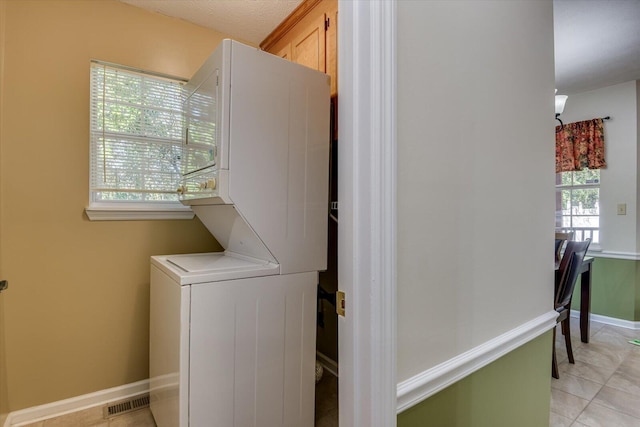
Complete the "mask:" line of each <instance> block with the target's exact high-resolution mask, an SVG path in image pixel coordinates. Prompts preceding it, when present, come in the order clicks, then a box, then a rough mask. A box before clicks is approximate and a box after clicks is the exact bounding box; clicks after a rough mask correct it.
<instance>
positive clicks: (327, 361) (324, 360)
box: [316, 351, 338, 378]
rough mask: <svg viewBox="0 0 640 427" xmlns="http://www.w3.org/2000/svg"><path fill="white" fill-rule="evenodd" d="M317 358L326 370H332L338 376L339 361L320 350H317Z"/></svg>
mask: <svg viewBox="0 0 640 427" xmlns="http://www.w3.org/2000/svg"><path fill="white" fill-rule="evenodd" d="M316 359H318V362H320V364H321V365H322V367H323V368H324V369H325V370H326V371H328V372H331V373H332V374H333V375H334V376H335V377H336V378H337V377H338V362H336V361H335V360H333V359H331V358H329V357H328V356H325V355H324V354H322V353H321V352H319V351H316Z"/></svg>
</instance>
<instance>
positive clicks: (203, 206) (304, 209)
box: [149, 40, 330, 427]
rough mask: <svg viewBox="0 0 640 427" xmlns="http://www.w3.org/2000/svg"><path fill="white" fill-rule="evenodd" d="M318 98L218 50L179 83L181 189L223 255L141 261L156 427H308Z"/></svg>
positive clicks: (255, 54) (245, 54) (324, 125)
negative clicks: (147, 285) (146, 284)
mask: <svg viewBox="0 0 640 427" xmlns="http://www.w3.org/2000/svg"><path fill="white" fill-rule="evenodd" d="M329 89H330V87H329V77H328V76H326V75H325V74H322V73H319V72H317V71H314V70H311V69H308V68H306V67H303V66H300V65H298V64H293V63H291V62H288V61H285V60H283V59H281V58H278V57H275V56H273V55H270V54H268V53H265V52H262V51H260V50H258V49H255V48H251V47H248V46H245V45H242V44H240V43H237V42H235V41H230V40H225V41H223V42H222V44H221V46H220V47H219V48H218V49H216V51H215V52H214V53H213V54H212V55H211V57H210V58H209V59H208V60H207V61H206V62H205V64H204V65H203V67H202V68H201V69H200V70H199V71H198V72H197V73H196V74H195V75H194V77H193V78H192V79H191V80H190V81H189V84H188V85H187V95H188V96H187V101H186V103H185V123H186V124H187V132H186V135H185V143H184V144H183V147H184V150H183V156H182V158H183V161H184V165H183V169H184V180H183V184H182V185H181V187H180V189H179V191H180V192H181V194H182V201H183V203H185V204H188V205H190V206H191V207H192V209H193V210H194V211H195V213H196V215H197V216H198V217H199V218H200V220H201V221H202V222H203V224H204V225H205V226H206V227H207V229H208V230H209V231H210V232H211V233H212V234H213V235H214V236H215V237H216V239H217V240H218V241H219V242H220V244H221V245H222V246H223V247H224V248H225V252H221V253H209V254H187V255H170V256H155V257H152V259H151V297H150V298H151V319H150V361H149V369H150V387H151V411H152V413H153V416H154V418H155V420H156V424H157V425H158V427H187V426H190V427H205V426H206V427H209V426H214V427H215V426H220V427H233V426H237V427H248V426H266V427H277V426H292V427H294V426H295V427H305V426H308V427H311V426H313V424H314V393H315V333H316V301H317V299H316V292H317V288H316V287H317V283H318V277H317V276H318V271H319V270H323V269H325V268H326V254H327V218H328V208H329V206H328V171H329V165H328V163H329V110H330V104H329V103H330V95H329Z"/></svg>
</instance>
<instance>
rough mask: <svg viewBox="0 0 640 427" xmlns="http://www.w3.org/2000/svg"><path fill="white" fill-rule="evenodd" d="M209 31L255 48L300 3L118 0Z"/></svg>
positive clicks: (295, 0)
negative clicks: (249, 43)
mask: <svg viewBox="0 0 640 427" xmlns="http://www.w3.org/2000/svg"><path fill="white" fill-rule="evenodd" d="M120 1H121V2H123V3H128V4H130V5H133V6H137V7H141V8H143V9H147V10H150V11H153V12H158V13H161V14H163V15H167V16H173V17H174V18H180V19H184V20H185V21H188V22H192V23H194V24H197V25H200V26H203V27H207V28H211V29H214V30H216V31H219V32H221V33H224V34H227V35H229V36H231V37H233V38H236V39H240V40H244V41H247V42H251V43H253V44H255V45H256V46H257V45H259V44H260V42H261V41H262V40H264V39H265V37H267V36H268V35H269V34H270V33H271V31H273V30H274V29H275V28H276V27H277V26H278V24H280V22H282V21H283V20H284V19H285V18H286V17H287V16H288V15H289V14H290V13H291V12H292V11H293V10H294V9H295V8H296V6H298V5H299V4H300V3H301V2H302V0H120Z"/></svg>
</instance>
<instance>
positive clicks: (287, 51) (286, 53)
mask: <svg viewBox="0 0 640 427" xmlns="http://www.w3.org/2000/svg"><path fill="white" fill-rule="evenodd" d="M274 55H277V56H279V57H280V58H284V59H286V60H287V61H291V43H287V44H286V45H285V46H284V47H283V48H282V49H280V50H279V51H277V52H274Z"/></svg>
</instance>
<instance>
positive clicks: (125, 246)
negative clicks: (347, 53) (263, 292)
mask: <svg viewBox="0 0 640 427" xmlns="http://www.w3.org/2000/svg"><path fill="white" fill-rule="evenodd" d="M5 13H6V25H3V26H2V27H3V30H4V31H5V46H4V49H3V52H4V59H5V67H4V74H3V75H2V78H3V81H2V84H3V85H2V86H0V87H2V88H3V91H2V99H1V102H2V106H1V110H0V112H1V113H2V122H1V123H2V128H1V132H0V138H1V139H0V149H1V154H2V157H1V158H0V184H1V187H0V194H1V199H0V201H1V204H0V219H1V223H0V237H1V238H0V251H1V252H0V254H1V255H2V259H0V266H1V267H2V268H3V270H2V275H3V278H6V279H8V280H9V281H10V283H11V288H10V289H9V291H8V292H7V293H3V294H2V298H4V301H3V302H4V309H5V312H4V320H5V321H6V330H5V332H6V335H5V339H6V364H7V365H6V366H7V376H8V378H7V380H8V381H7V385H8V391H9V409H10V410H11V411H14V410H17V409H21V408H25V407H30V406H34V405H39V404H43V403H48V402H53V401H57V400H60V399H64V398H68V397H73V396H78V395H82V394H85V393H89V392H93V391H97V390H102V389H106V388H109V387H114V386H119V385H123V384H127V383H131V382H134V381H138V380H141V379H145V378H147V377H148V362H147V359H148V350H147V348H148V316H149V309H148V302H149V301H148V299H149V298H148V293H149V256H150V255H154V254H162V253H184V252H196V251H210V250H218V249H219V247H218V246H217V244H216V243H215V241H214V240H213V238H212V237H210V235H209V233H208V232H207V231H206V229H205V228H204V227H203V226H202V224H201V223H200V222H199V221H198V220H197V219H195V220H192V221H114V222H90V221H88V220H87V218H86V215H85V214H84V208H85V207H86V206H87V204H88V194H89V191H88V179H89V178H88V173H89V166H88V159H89V61H90V59H100V60H104V61H111V62H115V63H120V64H125V65H129V66H133V67H139V68H142V69H147V70H153V71H158V72H162V73H167V74H171V75H176V76H183V77H189V76H191V75H192V73H193V72H194V71H195V70H196V69H197V68H198V66H199V65H200V64H201V63H202V62H203V61H204V60H205V58H206V57H207V56H208V55H209V54H210V53H211V52H212V51H213V49H214V48H215V46H216V45H217V44H218V43H219V41H220V40H221V39H222V38H223V35H222V34H220V33H216V32H214V31H211V30H207V29H205V28H202V27H198V26H195V25H192V24H188V23H185V22H183V21H180V20H176V19H172V18H167V17H164V16H161V15H157V14H153V13H150V12H147V11H144V10H142V9H137V8H134V7H131V6H129V5H125V4H122V3H119V2H116V1H111V0H102V1H58V0H46V1H44V0H41V1H28V0H7V2H6V11H5ZM5 27H6V28H5ZM1 356H2V355H0V357H1ZM3 360H4V357H3Z"/></svg>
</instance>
